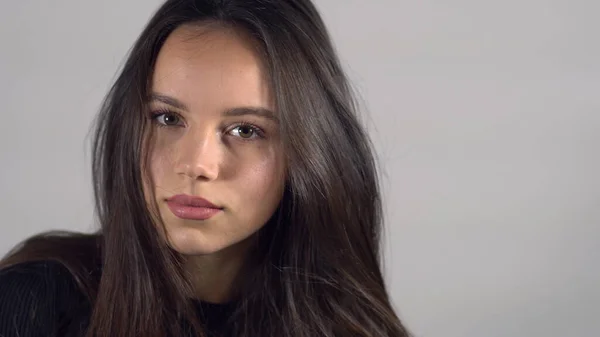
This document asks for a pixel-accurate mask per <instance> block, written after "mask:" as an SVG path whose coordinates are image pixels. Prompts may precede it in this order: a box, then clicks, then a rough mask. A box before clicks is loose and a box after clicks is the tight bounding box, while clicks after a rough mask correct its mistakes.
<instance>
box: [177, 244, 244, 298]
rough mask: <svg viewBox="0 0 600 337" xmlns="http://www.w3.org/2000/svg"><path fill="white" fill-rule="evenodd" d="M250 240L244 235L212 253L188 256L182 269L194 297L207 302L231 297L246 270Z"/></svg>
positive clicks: (239, 284) (235, 293)
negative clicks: (242, 237) (238, 240)
mask: <svg viewBox="0 0 600 337" xmlns="http://www.w3.org/2000/svg"><path fill="white" fill-rule="evenodd" d="M252 243H253V240H252V239H246V240H244V241H242V242H240V243H237V244H235V245H233V246H230V247H227V248H225V249H223V250H220V251H218V252H215V253H212V254H207V255H193V256H187V257H186V260H185V269H186V271H187V273H188V274H189V275H190V280H191V284H192V287H193V291H194V296H195V298H196V299H199V300H202V301H205V302H210V303H226V302H229V301H232V300H233V299H234V298H235V296H236V295H237V293H238V291H239V288H240V286H241V281H242V280H243V279H244V276H245V272H246V271H247V270H248V262H249V261H248V258H247V256H249V255H251V254H250V250H251V248H252Z"/></svg>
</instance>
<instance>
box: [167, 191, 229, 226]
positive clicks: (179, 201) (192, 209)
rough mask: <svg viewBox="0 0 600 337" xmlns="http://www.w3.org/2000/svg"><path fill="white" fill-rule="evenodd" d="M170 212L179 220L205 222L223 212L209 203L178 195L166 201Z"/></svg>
mask: <svg viewBox="0 0 600 337" xmlns="http://www.w3.org/2000/svg"><path fill="white" fill-rule="evenodd" d="M167 205H168V206H169V209H170V210H171V212H172V213H173V214H174V215H175V216H177V217H178V218H181V219H189V220H207V219H210V218H212V217H213V216H215V215H217V214H218V213H220V212H222V211H223V208H222V207H219V206H216V205H215V204H213V203H211V202H210V201H208V200H206V199H204V198H200V197H195V196H191V195H186V194H178V195H175V196H173V197H171V198H169V199H167Z"/></svg>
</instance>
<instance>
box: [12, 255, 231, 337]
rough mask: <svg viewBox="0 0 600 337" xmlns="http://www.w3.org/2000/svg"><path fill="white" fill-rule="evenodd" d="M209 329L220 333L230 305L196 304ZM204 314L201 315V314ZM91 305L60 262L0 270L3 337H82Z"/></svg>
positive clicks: (45, 262)
mask: <svg viewBox="0 0 600 337" xmlns="http://www.w3.org/2000/svg"><path fill="white" fill-rule="evenodd" d="M197 306H198V311H199V317H200V319H201V321H202V323H204V324H205V325H207V328H208V330H210V331H211V332H218V331H219V330H221V329H222V328H223V325H224V322H225V321H226V320H227V318H228V317H229V314H230V313H231V306H228V305H221V304H213V303H206V302H199V301H198V302H197ZM201 313H202V314H201ZM90 314H91V305H90V303H89V301H88V299H87V297H86V296H85V295H84V293H83V292H82V291H81V290H80V289H79V288H78V286H77V284H76V283H75V279H74V278H73V276H72V275H71V273H70V272H69V271H68V270H67V269H66V268H65V267H64V266H63V265H62V264H60V263H59V262H53V261H39V262H27V263H22V264H18V265H15V266H11V267H8V268H6V269H2V270H0V337H50V336H56V337H58V336H60V337H80V336H84V335H85V331H86V329H87V326H88V323H89V317H90Z"/></svg>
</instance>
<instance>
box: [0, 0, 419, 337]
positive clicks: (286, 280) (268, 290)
mask: <svg viewBox="0 0 600 337" xmlns="http://www.w3.org/2000/svg"><path fill="white" fill-rule="evenodd" d="M204 22H213V23H216V24H221V25H227V26H231V27H235V28H236V29H244V30H246V31H247V32H249V33H250V34H251V35H252V36H253V38H254V39H255V40H256V42H257V44H258V45H259V47H260V49H261V51H262V53H263V55H264V58H265V64H266V65H267V68H268V71H269V75H270V81H271V85H272V88H273V94H274V96H275V98H276V105H277V111H278V113H279V119H280V127H281V135H282V141H283V145H284V149H285V153H286V155H287V167H288V172H287V181H286V190H285V192H284V196H283V199H282V201H281V204H280V206H279V208H278V210H277V211H276V213H275V214H274V215H273V217H272V218H271V220H270V221H269V222H268V223H267V224H266V225H265V226H264V227H263V228H262V229H261V230H260V232H259V233H258V234H259V241H258V242H259V246H258V247H257V248H258V249H257V250H256V254H257V267H256V268H255V269H254V271H253V273H252V275H251V276H249V277H248V278H247V280H246V282H245V284H244V288H243V291H242V293H241V296H240V298H239V301H237V303H236V310H235V312H234V313H233V315H232V316H231V318H230V324H228V326H229V328H230V330H231V331H230V333H232V335H235V336H288V337H308V336H311V337H313V336H329V337H333V336H364V337H367V336H368V337H375V336H408V333H407V331H406V329H405V328H404V327H403V325H402V324H401V323H400V320H399V319H398V317H397V315H396V313H395V312H394V309H393V307H392V304H391V303H390V299H389V296H388V293H387V291H386V286H385V284H384V279H383V276H382V273H381V269H380V268H381V267H380V248H379V240H380V231H381V224H382V216H381V213H382V211H381V200H380V191H379V185H378V179H377V170H376V164H375V160H374V158H373V151H372V145H371V143H370V141H369V138H368V137H367V135H366V133H365V130H364V129H363V127H362V126H361V125H360V124H359V122H358V119H357V117H356V114H355V113H356V111H355V110H356V108H355V103H354V97H353V95H352V92H351V89H350V87H349V84H348V81H347V79H346V77H345V75H344V72H343V71H342V69H341V66H340V63H339V60H338V58H337V55H336V53H335V50H334V48H333V46H332V43H331V40H330V37H329V36H328V33H327V30H326V28H325V25H324V23H323V21H322V19H321V17H320V15H319V13H318V12H317V10H316V8H315V7H314V5H313V4H312V3H311V2H310V1H309V0H255V1H250V0H220V1H219V0H195V1H194V0H169V1H167V2H166V3H165V4H164V5H162V7H160V9H159V10H158V11H157V12H156V13H155V15H154V16H153V17H152V19H151V20H150V22H149V23H148V25H147V26H146V28H145V29H144V31H143V32H142V34H141V35H140V37H139V38H138V40H137V42H136V43H135V45H134V47H133V49H132V50H131V52H130V55H129V57H128V59H127V61H126V63H125V64H124V67H123V69H122V71H121V73H120V76H119V77H118V79H117V80H116V82H115V83H114V85H113V86H112V88H111V90H110V91H109V93H108V95H107V96H106V99H105V101H104V104H103V106H102V108H101V111H100V113H99V115H98V119H97V120H96V124H95V125H96V128H95V137H94V140H93V145H92V148H93V159H92V160H93V163H92V164H93V180H94V181H93V182H94V193H95V198H96V212H97V215H98V221H99V224H100V230H99V232H98V233H95V234H89V235H86V234H72V233H71V234H69V233H67V234H64V233H63V234H58V235H57V234H47V235H40V236H37V237H34V238H31V239H29V240H28V241H26V242H25V243H24V244H22V245H21V246H19V247H17V248H16V249H15V250H13V252H11V253H10V254H9V255H8V257H7V258H5V260H4V261H3V262H2V264H1V265H2V266H7V265H12V264H16V263H19V262H24V261H30V260H35V259H55V260H58V261H60V262H62V263H63V264H65V265H66V266H67V267H68V268H69V270H70V271H71V272H72V273H73V275H74V276H75V277H76V280H77V281H78V283H79V285H80V286H81V288H82V290H83V291H85V293H86V294H87V295H88V297H89V298H90V300H91V301H92V303H93V313H92V317H91V321H90V326H89V329H88V336H98V337H109V336H111V337H112V336H148V337H158V336H164V335H166V333H167V331H168V332H169V333H170V334H173V335H178V334H179V333H181V332H182V331H181V324H180V323H181V320H182V319H189V320H190V321H192V322H196V321H195V318H194V317H195V314H194V310H193V308H192V306H191V304H190V301H189V300H188V299H189V298H190V296H191V294H190V286H189V284H188V282H187V281H186V278H185V277H184V273H183V270H182V267H181V263H180V257H179V256H178V255H177V254H176V253H175V252H174V251H173V250H171V249H169V247H168V245H167V243H166V242H165V240H164V239H162V237H163V236H161V235H159V234H160V233H159V232H158V231H157V228H158V227H157V226H156V225H155V223H154V222H153V217H152V216H151V212H150V209H149V206H148V204H147V203H146V201H145V200H146V199H145V196H144V189H143V180H144V168H143V167H144V166H145V165H144V163H146V160H147V156H145V155H144V153H145V151H144V146H145V144H147V142H148V133H147V132H146V131H147V122H146V120H147V118H146V117H145V116H146V114H145V108H146V104H147V100H148V97H149V90H150V80H151V78H152V74H153V67H154V63H155V61H156V58H157V54H158V52H159V50H160V48H161V46H162V45H163V43H164V42H165V40H166V38H167V37H168V36H169V34H170V33H171V32H172V31H173V30H174V29H175V28H177V27H179V26H181V25H184V24H201V23H204ZM74 253H76V254H74ZM94 266H101V270H102V272H101V275H100V274H98V277H97V278H94V277H90V275H94V273H93V270H94ZM192 327H193V329H194V330H195V331H194V332H195V333H196V334H197V335H203V333H202V331H201V328H200V327H199V325H198V324H193V325H192Z"/></svg>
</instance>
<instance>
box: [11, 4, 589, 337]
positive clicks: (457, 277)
mask: <svg viewBox="0 0 600 337" xmlns="http://www.w3.org/2000/svg"><path fill="white" fill-rule="evenodd" d="M159 3H160V1H158V0H152V1H150V0H135V1H133V0H127V1H123V0H104V1H81V0H77V1H76V0H69V1H67V0H54V1H50V0H20V1H8V0H2V1H1V2H0V42H1V45H0V48H1V49H0V111H1V112H2V121H1V123H0V156H1V163H2V165H1V168H0V173H1V174H0V214H2V231H1V234H0V253H2V254H3V253H5V252H6V251H7V250H8V249H9V248H10V247H11V246H13V245H14V244H16V243H17V242H18V241H20V240H22V239H24V238H25V237H27V236H29V235H32V234H34V233H37V232H40V231H43V230H48V229H54V228H62V229H72V230H84V231H87V230H91V229H92V228H93V210H92V199H91V188H90V174H89V168H90V165H89V161H88V159H86V158H87V156H88V153H86V152H85V151H86V148H87V143H86V142H85V137H86V135H87V132H88V130H89V126H90V123H91V121H92V118H93V116H94V114H95V113H96V111H97V110H98V106H99V104H100V101H101V99H102V96H103V95H104V94H105V92H106V90H107V89H108V86H109V85H110V83H111V81H112V80H113V79H114V76H115V73H116V71H117V69H118V67H119V65H120V63H121V62H122V60H123V59H124V56H125V54H126V52H127V51H128V49H129V47H130V46H131V44H132V43H133V41H134V39H135V38H136V36H137V35H138V34H139V33H140V31H141V29H142V27H143V26H144V24H145V22H146V20H147V19H148V18H149V16H150V15H151V13H152V12H153V11H154V10H155V9H156V8H157V6H158V4H159ZM599 4H600V3H599V2H597V1H592V0H589V1H580V0H570V1H567V0H562V1H559V0H556V1H540V0H521V1H517V0H505V1H475V0H468V1H467V0H455V1H450V0H429V1H403V0H368V1H367V0H343V1H342V0H336V1H334V0H318V2H317V5H318V7H319V8H320V9H321V10H322V14H323V16H324V19H325V21H326V23H327V24H328V26H329V28H330V30H331V33H332V35H333V38H334V40H335V43H336V45H337V47H338V49H339V52H340V56H341V58H342V60H343V63H344V66H345V67H346V69H347V70H348V72H349V75H350V77H351V78H352V80H353V81H354V83H355V86H356V88H357V89H358V91H359V92H360V94H361V95H362V98H363V105H364V106H363V107H364V108H365V109H364V110H365V114H364V116H363V119H364V120H365V122H367V123H368V127H369V130H370V132H371V135H372V137H373V140H374V142H375V144H376V147H377V151H378V154H379V158H380V161H381V166H382V168H383V169H384V171H385V176H384V178H383V184H384V186H385V188H384V193H385V204H386V222H387V226H388V229H387V233H386V237H385V243H386V245H385V254H386V277H387V280H388V282H389V287H390V292H391V295H392V297H393V300H394V303H395V306H396V307H397V309H398V312H399V314H400V315H401V317H402V319H403V320H404V322H405V323H406V324H407V325H408V327H409V328H410V329H411V330H412V331H413V332H414V333H415V335H416V336H426V337H434V336H435V337H437V336H439V337H455V336H456V337H463V336H468V337H480V336H491V337H493V336H532V337H554V336H556V337H559V336H560V337H563V336H589V337H592V336H600V270H599V261H598V260H599V259H600V225H599V220H600V204H599V202H600V192H599V191H600V178H598V175H599V172H600V159H599V157H600V151H599V150H598V145H599V144H600V61H599V60H600V34H599V33H600V20H598V13H599V12H600V5H599Z"/></svg>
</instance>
